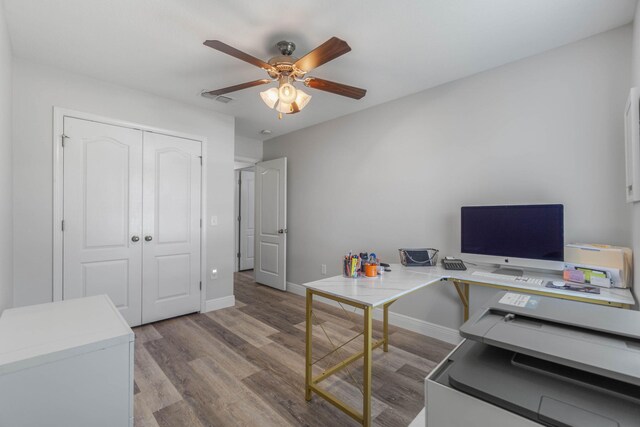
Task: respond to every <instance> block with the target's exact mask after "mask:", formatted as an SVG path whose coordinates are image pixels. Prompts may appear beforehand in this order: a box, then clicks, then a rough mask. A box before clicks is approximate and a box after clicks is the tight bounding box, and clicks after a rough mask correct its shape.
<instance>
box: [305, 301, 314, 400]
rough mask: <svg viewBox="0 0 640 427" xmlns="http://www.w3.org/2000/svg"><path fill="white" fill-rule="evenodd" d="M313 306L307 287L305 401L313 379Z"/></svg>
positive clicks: (309, 394)
mask: <svg viewBox="0 0 640 427" xmlns="http://www.w3.org/2000/svg"><path fill="white" fill-rule="evenodd" d="M312 307H313V293H312V292H311V289H307V323H306V329H307V337H306V345H307V351H306V361H305V363H306V364H305V373H304V398H305V399H306V400H307V401H310V400H311V382H312V380H313V378H312V374H313V364H312V361H311V349H312V345H311V344H312V342H311V338H312V336H313V335H312V328H313V321H312V319H311V310H312Z"/></svg>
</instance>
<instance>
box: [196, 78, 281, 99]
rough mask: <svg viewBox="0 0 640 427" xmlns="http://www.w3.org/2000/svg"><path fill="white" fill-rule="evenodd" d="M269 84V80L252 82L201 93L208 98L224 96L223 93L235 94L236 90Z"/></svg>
mask: <svg viewBox="0 0 640 427" xmlns="http://www.w3.org/2000/svg"><path fill="white" fill-rule="evenodd" d="M271 82H272V80H269V79H260V80H254V81H252V82H246V83H240V84H239V85H235V86H229V87H225V88H222V89H216V90H211V91H208V92H203V95H209V96H218V95H224V94H225V93H229V92H235V91H238V90H242V89H247V88H250V87H254V86H260V85H266V84H267V83H271Z"/></svg>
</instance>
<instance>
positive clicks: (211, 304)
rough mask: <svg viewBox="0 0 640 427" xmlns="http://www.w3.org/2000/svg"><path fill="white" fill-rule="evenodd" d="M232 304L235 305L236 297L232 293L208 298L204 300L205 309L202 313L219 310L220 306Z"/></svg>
mask: <svg viewBox="0 0 640 427" xmlns="http://www.w3.org/2000/svg"><path fill="white" fill-rule="evenodd" d="M234 305H236V297H235V296H234V295H229V296H227V297H222V298H214V299H208V300H207V301H206V302H205V309H204V312H203V313H207V312H209V311H215V310H220V309H222V308H227V307H233V306H234Z"/></svg>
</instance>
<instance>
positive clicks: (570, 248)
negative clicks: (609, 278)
mask: <svg viewBox="0 0 640 427" xmlns="http://www.w3.org/2000/svg"><path fill="white" fill-rule="evenodd" d="M564 261H565V263H567V264H577V265H582V266H590V267H594V268H597V267H604V268H607V269H615V270H618V271H619V272H620V274H619V277H620V280H614V283H613V286H614V287H616V288H630V287H631V284H632V278H633V276H632V274H631V272H632V262H633V256H632V251H631V249H629V248H623V247H620V246H610V245H596V244H587V243H584V244H583V243H571V244H568V245H566V246H565V247H564Z"/></svg>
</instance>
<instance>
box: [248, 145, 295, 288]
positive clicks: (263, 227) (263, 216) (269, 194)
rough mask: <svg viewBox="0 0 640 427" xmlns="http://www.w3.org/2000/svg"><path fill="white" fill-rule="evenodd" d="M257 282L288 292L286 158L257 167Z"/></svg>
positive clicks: (259, 164) (255, 269)
mask: <svg viewBox="0 0 640 427" xmlns="http://www.w3.org/2000/svg"><path fill="white" fill-rule="evenodd" d="M255 210H256V213H255V215H256V221H255V223H256V225H255V227H256V230H255V231H256V233H255V235H256V239H255V240H256V248H255V263H254V264H255V265H254V271H255V276H256V282H258V283H262V284H265V285H269V286H271V287H274V288H276V289H281V290H283V291H284V290H286V289H287V259H286V256H287V158H286V157H283V158H281V159H274V160H269V161H267V162H261V163H258V164H256V172H255Z"/></svg>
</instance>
